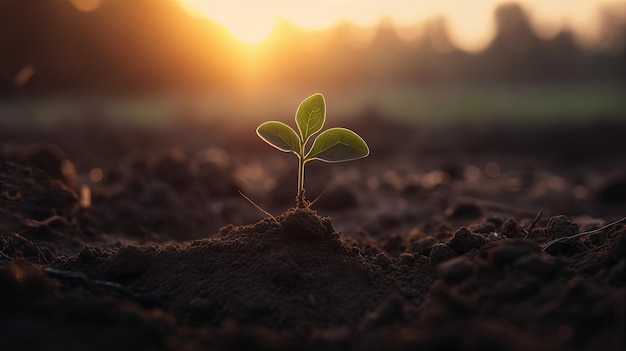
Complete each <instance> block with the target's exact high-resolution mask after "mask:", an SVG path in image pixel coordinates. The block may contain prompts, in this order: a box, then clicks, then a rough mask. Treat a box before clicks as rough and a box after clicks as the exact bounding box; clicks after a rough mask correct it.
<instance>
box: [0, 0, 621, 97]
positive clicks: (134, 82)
mask: <svg viewBox="0 0 626 351" xmlns="http://www.w3.org/2000/svg"><path fill="white" fill-rule="evenodd" d="M494 16H495V21H496V28H497V32H496V34H495V37H494V38H493V40H492V41H491V43H490V45H489V46H488V47H487V48H486V49H485V50H483V51H481V52H478V53H468V52H465V51H462V50H459V49H458V48H456V47H455V46H454V44H453V42H452V40H451V39H450V37H449V35H448V32H447V27H446V21H445V19H443V18H439V19H432V20H430V21H428V22H427V23H425V25H424V26H423V28H424V29H423V32H422V35H421V36H420V37H419V38H418V39H416V40H414V41H411V42H407V41H404V40H402V39H400V38H399V37H398V35H397V33H396V32H395V30H394V28H393V25H392V24H391V23H389V22H385V21H383V22H381V23H380V25H379V26H378V28H377V34H376V36H375V38H374V39H373V41H372V43H371V44H370V45H368V46H366V47H358V46H355V45H353V44H352V42H351V39H350V38H349V33H350V31H353V30H355V27H353V26H352V25H351V24H349V23H342V24H339V25H337V26H335V27H333V28H331V29H329V30H328V31H326V32H325V33H317V34H314V35H312V34H310V33H309V32H306V31H303V30H301V29H299V28H297V27H296V26H294V25H292V24H290V23H288V22H286V21H282V22H279V23H277V29H276V32H277V33H281V34H280V35H275V36H272V37H270V38H269V39H268V40H267V42H265V43H264V44H263V46H262V48H263V49H262V50H261V53H260V54H259V53H257V56H255V57H257V58H259V57H262V59H258V62H254V61H255V59H254V58H252V59H251V58H250V57H251V56H247V55H249V52H248V51H246V50H247V49H246V48H245V47H244V46H243V45H237V44H236V41H235V39H234V38H233V37H232V36H230V35H229V33H228V32H227V30H226V29H225V28H224V27H222V26H220V25H218V24H215V23H212V22H211V21H209V20H207V19H203V18H199V17H194V16H191V15H189V14H188V13H187V12H186V11H185V10H184V9H182V8H181V6H180V5H179V4H178V3H177V2H175V1H174V0H132V1H131V0H109V1H104V2H103V3H102V6H100V8H98V9H97V10H96V11H93V12H81V11H78V10H77V9H76V8H75V7H74V6H72V5H71V4H70V2H68V1H58V0H37V1H34V0H2V1H1V2H0V29H1V30H0V97H2V96H4V97H10V96H12V95H14V94H18V93H24V92H26V93H28V94H34V95H39V94H58V93H77V92H97V93H150V92H159V91H195V90H207V89H227V88H237V84H238V82H239V81H241V80H242V79H243V80H245V78H246V75H250V74H256V75H257V77H256V79H257V80H258V81H260V82H263V81H264V82H272V83H284V84H298V82H302V81H307V82H308V83H310V84H317V85H319V86H321V87H324V86H333V87H340V88H349V87H354V86H358V85H360V84H364V83H371V82H374V83H409V84H410V83H422V84H437V83H439V82H443V83H446V82H460V83H508V84H527V83H530V84H532V83H545V82H554V83H580V82H582V83H587V82H609V83H615V84H620V85H623V84H625V83H626V60H625V58H626V57H625V55H626V19H625V18H624V17H620V16H619V15H615V14H613V13H612V12H611V11H604V12H602V13H601V16H602V19H601V25H602V31H603V36H602V42H600V43H597V45H595V46H594V47H593V48H587V49H583V48H581V47H580V46H578V45H577V44H576V41H575V40H574V36H573V34H572V33H571V32H569V31H567V30H563V31H561V32H560V33H558V34H557V35H556V36H554V37H552V38H550V39H542V38H540V37H539V36H538V35H537V34H536V33H535V32H534V31H533V28H532V26H531V24H530V23H531V22H530V19H529V17H528V15H527V14H526V12H525V11H524V9H523V7H521V6H519V5H518V4H516V3H508V4H503V5H501V6H500V7H499V8H498V9H497V10H496V12H495V14H494ZM250 67H254V68H255V69H257V71H254V70H252V69H251V68H250ZM253 71H254V72H257V73H251V72H253ZM259 72H260V73H259Z"/></svg>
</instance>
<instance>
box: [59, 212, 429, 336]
mask: <svg viewBox="0 0 626 351" xmlns="http://www.w3.org/2000/svg"><path fill="white" fill-rule="evenodd" d="M54 266H55V267H56V268H59V269H63V270H71V271H78V272H83V273H84V274H86V275H87V276H89V277H90V278H91V279H98V280H105V281H110V282H116V283H119V284H121V285H124V286H127V287H129V288H130V289H133V290H136V291H138V292H141V293H151V294H156V295H158V296H159V297H160V301H161V303H162V304H163V307H164V308H165V309H166V310H168V311H170V312H171V313H173V314H174V315H175V316H176V317H177V318H179V319H180V320H181V321H182V322H183V323H186V324H193V325H198V324H208V325H218V324H219V323H221V322H223V321H224V320H225V319H226V318H232V319H235V320H237V321H238V322H241V323H255V324H261V325H265V326H268V327H271V328H277V329H278V328H285V327H287V326H289V327H310V326H313V325H315V326H318V327H329V326H337V325H354V324H357V323H358V321H359V320H360V319H361V318H362V317H363V316H364V315H365V314H366V313H368V311H369V310H370V309H372V308H376V306H378V305H379V304H380V303H381V302H382V301H383V300H384V299H385V298H386V297H387V296H388V295H389V294H391V293H392V291H394V290H395V289H396V288H395V285H394V282H393V280H392V279H391V278H389V277H388V276H387V275H386V274H384V271H383V269H382V268H381V267H380V266H378V265H376V264H373V263H371V262H369V261H368V260H367V259H366V258H364V257H363V256H362V255H361V253H360V249H359V248H358V247H357V246H354V245H352V244H350V243H348V242H347V241H345V240H344V239H342V237H341V235H340V234H339V233H337V232H336V230H335V229H334V227H333V225H332V223H331V221H330V219H329V218H322V217H320V216H318V215H317V214H316V213H315V212H314V211H311V210H310V209H292V210H289V211H287V212H286V213H284V214H282V215H280V216H278V217H276V218H275V220H274V219H271V218H267V219H264V220H261V221H259V222H258V223H255V224H253V225H248V226H241V227H234V226H228V227H225V228H223V229H222V231H221V233H220V236H219V237H218V238H211V239H204V240H196V241H192V242H190V243H188V244H186V245H165V246H160V247H155V246H143V247H138V246H124V247H122V248H120V249H119V250H114V251H109V252H103V251H100V250H97V249H90V248H86V249H84V250H83V251H82V252H81V253H80V254H79V255H78V256H75V257H70V258H67V259H64V260H59V261H58V262H57V263H55V264H54ZM428 274H429V273H428V272H426V273H425V274H423V275H428ZM422 281H423V282H424V283H428V281H427V280H426V279H422ZM420 289H421V290H422V291H426V289H427V285H425V286H422V287H420ZM422 300H423V297H422Z"/></svg>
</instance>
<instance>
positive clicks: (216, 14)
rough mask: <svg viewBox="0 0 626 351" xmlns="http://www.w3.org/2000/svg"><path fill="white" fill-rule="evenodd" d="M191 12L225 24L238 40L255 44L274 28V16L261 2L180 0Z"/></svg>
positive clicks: (267, 35)
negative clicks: (244, 4) (235, 2)
mask: <svg viewBox="0 0 626 351" xmlns="http://www.w3.org/2000/svg"><path fill="white" fill-rule="evenodd" d="M181 1H182V4H183V6H184V7H185V8H186V9H187V10H189V11H190V12H191V13H193V14H196V15H199V16H205V17H208V18H210V19H211V20H213V21H215V22H217V23H219V24H221V25H223V26H225V27H226V28H227V29H228V30H229V31H230V33H231V34H232V35H233V36H234V37H235V38H237V39H238V40H240V41H242V42H244V43H248V44H256V43H260V42H262V41H263V40H265V39H267V37H269V35H270V34H271V32H272V29H273V28H274V22H275V20H276V16H275V14H274V13H272V11H270V10H269V9H267V8H266V7H264V6H262V2H258V3H257V2H250V4H246V6H241V4H239V6H237V5H236V4H233V3H229V2H228V1H224V2H221V1H202V0H181Z"/></svg>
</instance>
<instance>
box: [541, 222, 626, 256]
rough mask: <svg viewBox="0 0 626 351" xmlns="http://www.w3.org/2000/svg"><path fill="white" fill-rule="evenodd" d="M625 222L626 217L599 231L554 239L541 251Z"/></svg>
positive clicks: (599, 229) (600, 229) (598, 230)
mask: <svg viewBox="0 0 626 351" xmlns="http://www.w3.org/2000/svg"><path fill="white" fill-rule="evenodd" d="M624 222H626V217H624V218H622V219H619V220H617V221H615V222H611V223H609V224H607V225H605V226H603V227H600V228H598V229H594V230H590V231H587V232H582V233H578V234H575V235H571V236H564V237H562V238H558V239H554V240H552V241H549V242H547V243H545V244H544V245H543V248H542V249H541V251H546V249H547V248H548V247H550V246H552V245H554V244H556V243H558V242H561V241H566V240H573V239H576V238H580V237H581V236H585V235H589V234H595V233H599V232H601V231H603V230H605V229H607V228H610V227H612V226H614V225H617V224H620V223H624Z"/></svg>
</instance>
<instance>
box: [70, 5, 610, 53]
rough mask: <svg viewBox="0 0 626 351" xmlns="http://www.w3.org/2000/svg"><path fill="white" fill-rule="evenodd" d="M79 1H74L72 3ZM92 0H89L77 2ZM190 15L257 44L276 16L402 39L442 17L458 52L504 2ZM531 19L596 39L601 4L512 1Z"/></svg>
mask: <svg viewBox="0 0 626 351" xmlns="http://www.w3.org/2000/svg"><path fill="white" fill-rule="evenodd" d="M73 1H79V0H73ZM80 1H94V0H80ZM178 1H179V2H180V3H181V4H182V5H183V6H184V7H185V8H187V9H188V10H190V12H192V13H195V14H196V15H198V16H204V17H207V18H210V19H211V20H213V21H215V22H218V23H220V24H222V25H224V26H225V27H226V28H228V29H229V30H230V32H231V33H232V34H233V35H234V36H235V37H236V38H238V39H239V40H241V41H242V42H246V43H259V42H261V41H263V40H264V39H266V38H267V37H268V36H270V35H271V33H272V30H273V26H274V22H275V19H276V18H277V17H282V18H284V19H286V20H287V21H289V22H291V23H294V24H295V25H297V26H300V27H302V28H305V29H325V28H328V27H330V26H333V25H336V24H337V23H340V22H342V21H349V22H350V23H352V24H355V25H357V26H360V27H375V26H376V25H377V23H379V22H380V20H381V19H382V18H387V19H389V20H391V22H393V23H394V24H395V25H397V26H399V27H401V28H405V29H402V30H401V31H402V32H403V33H402V36H404V37H407V38H411V37H416V36H417V35H418V33H416V32H415V31H414V30H412V29H409V30H406V28H414V26H415V25H416V24H419V23H423V22H424V21H427V20H429V19H433V18H440V17H444V18H445V19H446V21H447V26H448V29H449V31H450V35H451V37H452V39H453V41H454V43H455V45H458V46H459V47H461V48H463V49H465V50H470V51H476V50H481V49H483V48H484V47H485V46H487V45H488V44H489V42H490V40H491V38H492V37H493V33H494V29H495V25H494V20H493V11H494V9H495V8H496V7H497V6H498V5H500V4H502V3H503V2H507V0H467V1H461V2H459V1H457V0H440V1H437V2H428V1H407V0H387V1H384V2H381V1H367V0H366V1H355V0H317V1H310V0H268V1H248V0H230V1H228V0H210V1H209V0H178ZM516 2H518V3H520V4H521V5H522V6H523V7H524V8H525V9H526V10H528V11H529V12H530V13H531V14H532V15H533V16H535V17H533V18H535V23H533V25H534V26H535V27H537V29H538V30H540V31H541V32H542V33H543V34H544V35H546V36H550V35H551V34H552V33H556V32H557V31H558V30H559V29H561V28H563V27H564V26H566V27H568V28H570V29H574V30H575V32H576V33H577V34H578V35H580V36H582V37H592V38H593V37H595V36H597V33H596V31H597V28H594V21H595V20H596V15H597V13H596V9H597V6H598V5H599V4H601V3H605V2H606V1H603V0H578V1H577V4H576V6H571V5H570V1H568V0H551V1H544V0H518V1H516Z"/></svg>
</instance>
